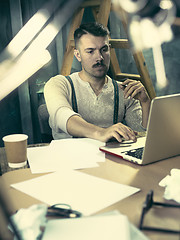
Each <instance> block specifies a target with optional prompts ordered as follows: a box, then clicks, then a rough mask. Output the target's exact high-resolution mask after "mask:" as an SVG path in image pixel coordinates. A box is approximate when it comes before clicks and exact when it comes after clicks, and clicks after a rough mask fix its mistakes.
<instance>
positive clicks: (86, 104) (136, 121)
mask: <svg viewBox="0 0 180 240" xmlns="http://www.w3.org/2000/svg"><path fill="white" fill-rule="evenodd" d="M70 77H71V79H72V81H73V84H74V88H75V94H76V99H77V106H78V113H76V112H74V111H73V109H72V102H71V97H72V89H71V85H70V83H69V81H68V80H67V79H66V78H65V77H64V76H62V75H57V76H55V77H53V78H51V79H50V80H49V81H48V82H47V83H46V85H45V88H44V96H45V101H46V104H47V108H48V112H49V115H50V119H49V124H50V127H51V128H52V134H53V137H54V139H60V138H68V137H71V136H70V135H69V134H68V132H67V121H68V119H69V118H70V117H71V116H73V115H75V114H79V115H80V116H81V117H82V118H83V119H84V120H86V121H87V122H89V123H92V124H94V125H97V126H100V127H105V128H106V127H110V126H111V125H113V115H114V86H113V83H112V79H111V78H110V77H108V76H107V77H108V81H107V83H105V84H104V86H103V89H102V91H101V93H100V94H99V95H98V96H96V94H95V93H94V91H93V89H92V88H91V86H90V84H89V83H88V82H85V81H83V80H82V79H81V78H80V77H79V74H78V72H76V73H73V74H71V75H70ZM118 87H119V114H118V121H119V122H124V121H125V123H126V125H127V126H129V127H131V128H132V129H133V130H135V131H139V132H140V131H145V128H144V127H143V126H142V124H141V123H142V110H141V106H140V103H139V101H138V100H135V99H131V98H130V97H129V98H127V99H125V98H124V93H123V90H122V89H121V88H120V84H119V83H118Z"/></svg>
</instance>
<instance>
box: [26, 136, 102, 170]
mask: <svg viewBox="0 0 180 240" xmlns="http://www.w3.org/2000/svg"><path fill="white" fill-rule="evenodd" d="M103 145H104V143H102V142H100V141H97V140H93V139H89V138H70V139H61V140H53V141H52V142H51V143H50V145H49V146H44V147H33V148H28V149H27V155H28V162H29V165H30V168H31V172H32V173H46V172H55V171H58V170H59V169H62V168H63V169H64V168H66V169H82V168H92V167H98V166H99V165H98V162H103V161H105V154H104V153H102V152H100V151H99V147H100V146H103Z"/></svg>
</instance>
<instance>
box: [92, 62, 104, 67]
mask: <svg viewBox="0 0 180 240" xmlns="http://www.w3.org/2000/svg"><path fill="white" fill-rule="evenodd" d="M103 67H105V65H104V64H103V63H97V64H94V65H93V68H103Z"/></svg>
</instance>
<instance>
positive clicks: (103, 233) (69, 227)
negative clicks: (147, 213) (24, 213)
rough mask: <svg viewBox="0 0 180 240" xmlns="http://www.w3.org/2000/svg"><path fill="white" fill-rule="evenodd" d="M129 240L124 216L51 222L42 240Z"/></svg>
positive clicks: (127, 226) (126, 221)
mask: <svg viewBox="0 0 180 240" xmlns="http://www.w3.org/2000/svg"><path fill="white" fill-rule="evenodd" d="M49 239H51V240H57V239H61V240H74V239H78V240H85V239H86V240H100V239H103V240H110V239H113V240H119V239H121V240H130V232H129V224H128V219H127V217H126V216H124V215H120V214H118V215H110V216H93V217H84V218H76V219H64V220H62V219H61V220H51V221H49V222H48V223H47V226H46V229H45V233H44V236H43V240H49Z"/></svg>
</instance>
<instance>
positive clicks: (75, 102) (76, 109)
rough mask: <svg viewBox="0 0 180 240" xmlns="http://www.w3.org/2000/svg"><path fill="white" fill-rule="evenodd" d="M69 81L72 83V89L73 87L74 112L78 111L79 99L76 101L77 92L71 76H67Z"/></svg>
mask: <svg viewBox="0 0 180 240" xmlns="http://www.w3.org/2000/svg"><path fill="white" fill-rule="evenodd" d="M65 77H66V78H67V80H68V81H69V83H70V84H71V89H72V108H73V110H74V112H76V113H78V107H77V101H76V93H75V90H74V84H73V82H72V79H71V78H70V77H69V76H65Z"/></svg>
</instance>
